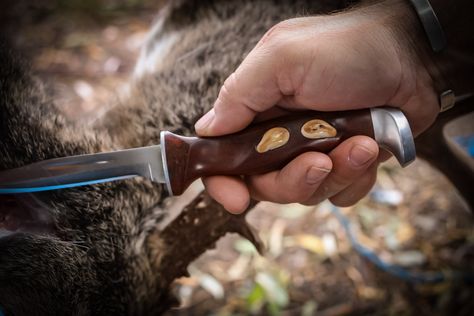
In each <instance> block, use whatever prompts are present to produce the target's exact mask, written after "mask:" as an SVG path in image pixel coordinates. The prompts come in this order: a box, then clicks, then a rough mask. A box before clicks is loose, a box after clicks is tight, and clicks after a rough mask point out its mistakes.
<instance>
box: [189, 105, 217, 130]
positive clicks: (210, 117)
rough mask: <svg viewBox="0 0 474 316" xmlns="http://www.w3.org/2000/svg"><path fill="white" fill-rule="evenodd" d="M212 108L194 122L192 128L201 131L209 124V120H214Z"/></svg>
mask: <svg viewBox="0 0 474 316" xmlns="http://www.w3.org/2000/svg"><path fill="white" fill-rule="evenodd" d="M214 117H215V115H214V109H212V110H210V111H209V112H207V113H206V114H204V116H203V117H201V118H200V119H199V120H198V121H197V122H196V124H195V125H194V128H195V129H196V131H200V132H203V131H205V130H206V128H207V127H208V126H209V125H210V124H211V122H212V121H213V120H214Z"/></svg>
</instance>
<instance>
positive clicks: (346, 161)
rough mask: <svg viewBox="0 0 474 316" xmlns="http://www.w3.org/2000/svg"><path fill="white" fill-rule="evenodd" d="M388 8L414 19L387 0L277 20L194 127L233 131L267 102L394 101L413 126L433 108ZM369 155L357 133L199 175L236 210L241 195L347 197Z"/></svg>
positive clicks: (285, 199) (361, 179)
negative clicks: (286, 156) (275, 165)
mask: <svg viewBox="0 0 474 316" xmlns="http://www.w3.org/2000/svg"><path fill="white" fill-rule="evenodd" d="M387 3H388V4H387ZM390 6H393V7H390ZM394 12H397V13H398V14H399V15H400V16H402V17H403V19H400V20H403V21H406V20H407V19H416V17H415V16H414V14H413V12H411V8H409V7H408V5H407V4H405V1H398V0H393V1H385V3H382V4H377V5H373V6H370V7H367V8H363V9H358V10H354V11H351V12H345V13H341V14H337V15H332V16H318V17H305V18H296V19H291V20H287V21H284V22H281V23H279V24H278V25H276V26H275V27H273V28H272V29H271V30H269V31H268V32H267V33H266V34H265V36H264V37H263V38H262V39H261V40H260V42H259V43H258V44H257V45H256V47H255V48H254V49H253V50H252V51H251V52H250V54H249V55H248V56H247V57H246V58H245V60H244V61H243V62H242V64H241V65H240V66H239V67H238V69H237V70H236V71H235V72H234V73H233V74H232V75H231V76H230V77H229V78H228V79H227V80H226V81H225V83H224V86H223V87H222V89H221V91H220V93H219V96H218V99H217V101H216V102H215V104H214V107H213V109H212V110H211V111H209V112H208V113H207V114H206V115H204V116H203V117H202V118H201V120H199V121H198V123H197V124H196V131H197V133H198V134H199V135H201V136H218V135H224V134H229V133H234V132H237V131H239V130H241V129H243V128H245V127H246V126H247V125H249V124H250V123H251V122H252V121H253V120H254V119H255V118H256V117H257V118H258V117H259V116H261V115H265V114H267V113H268V112H269V111H274V110H275V107H280V108H284V109H290V110H300V109H313V110H319V111H336V110H349V109H358V108H364V107H369V106H378V105H390V106H394V107H398V108H400V109H401V110H402V111H403V112H404V113H405V114H406V116H407V118H408V120H409V121H410V124H411V127H412V130H413V132H414V134H415V135H416V134H419V133H420V132H421V131H423V130H425V129H426V128H427V127H428V126H429V125H431V123H432V122H433V121H434V119H435V117H436V115H437V113H438V101H437V96H436V93H435V91H434V88H433V82H432V79H431V77H430V75H429V74H428V72H427V70H426V68H425V66H424V65H423V63H422V62H421V59H420V56H419V52H417V51H416V50H415V49H413V48H412V47H411V46H410V45H409V39H407V36H408V35H407V34H406V33H405V32H404V31H403V30H401V29H399V27H398V26H396V23H398V22H397V21H398V20H399V19H397V18H394V16H396V14H395V13H394ZM400 16H399V17H400ZM407 24H410V23H408V22H407ZM417 27H418V26H417ZM378 156H379V149H378V146H377V144H376V143H375V141H374V140H372V139H371V138H368V137H365V136H356V137H352V138H350V139H348V140H346V141H344V142H343V143H341V144H340V145H339V146H338V147H337V148H335V149H334V150H332V151H331V152H330V153H329V154H328V155H325V154H322V153H317V152H308V153H305V154H302V155H300V156H299V157H297V158H296V159H294V160H293V161H292V162H290V163H289V164H288V165H287V166H285V167H284V168H283V169H281V170H278V171H274V172H270V173H267V174H264V175H258V176H252V177H246V178H243V179H242V178H237V177H224V176H214V177H208V178H205V179H203V181H204V184H205V186H206V189H207V190H208V192H209V194H210V195H211V196H212V197H213V198H214V199H216V200H217V201H218V202H219V203H221V204H222V205H223V206H224V207H225V208H226V209H227V210H229V211H230V212H233V213H239V212H242V211H244V210H245V208H246V207H247V205H248V203H249V201H250V197H253V198H255V199H257V200H267V201H273V202H278V203H291V202H299V203H303V204H317V203H319V202H321V201H323V200H325V199H326V198H329V199H330V200H331V202H333V203H335V204H336V205H340V206H347V205H351V204H353V203H355V202H357V201H358V200H359V199H360V198H362V197H363V196H364V195H366V194H367V192H368V191H369V190H370V188H371V187H372V186H373V183H374V181H375V178H376V170H377V166H378V163H379V161H380V160H381V159H377V158H378Z"/></svg>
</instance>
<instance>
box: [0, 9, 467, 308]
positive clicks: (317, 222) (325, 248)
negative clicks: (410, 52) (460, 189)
mask: <svg viewBox="0 0 474 316" xmlns="http://www.w3.org/2000/svg"><path fill="white" fill-rule="evenodd" d="M162 2H163V1H158V2H153V1H106V0H102V1H39V2H35V4H31V3H28V1H24V3H23V2H22V1H20V2H18V3H16V4H15V5H14V6H9V7H8V10H5V8H3V10H0V11H1V12H3V13H2V14H1V19H0V24H1V26H2V28H7V29H9V33H10V34H14V36H13V37H14V39H15V43H16V45H17V46H18V47H20V48H21V49H22V50H23V51H24V52H26V53H25V54H26V56H27V57H28V58H29V59H30V60H31V64H32V67H33V69H34V71H35V72H36V73H37V75H38V76H39V77H41V78H43V79H44V80H48V81H50V82H51V83H52V87H53V89H54V92H55V93H56V95H57V99H58V100H59V105H60V107H61V110H62V111H64V113H66V115H67V116H68V117H70V118H72V119H83V118H87V117H90V116H93V115H95V113H96V111H99V110H100V109H102V108H104V107H105V106H106V105H107V100H108V99H109V97H110V96H111V95H112V94H113V93H114V91H118V90H120V89H121V87H123V85H125V84H126V82H127V79H128V78H129V76H130V73H131V71H132V69H133V66H134V63H135V60H136V58H137V56H138V53H139V50H140V47H141V44H142V43H143V40H144V38H145V36H146V33H147V30H148V29H149V27H150V25H151V23H152V21H153V19H154V17H155V15H156V12H157V10H158V9H159V7H160V6H161V5H162ZM3 5H5V4H3ZM0 9H1V7H0ZM200 188H201V187H200V185H199V183H197V184H195V185H194V186H193V188H192V189H191V191H190V192H188V194H187V196H188V198H189V196H191V195H192V194H193V192H197V191H198V190H199V189H200ZM176 203H184V201H178V202H176ZM249 222H250V223H251V224H252V225H253V226H254V227H255V228H256V229H257V230H258V232H259V235H260V237H261V238H262V240H263V241H264V242H265V244H266V246H267V251H266V253H265V255H264V256H260V255H258V254H257V253H256V251H255V249H254V247H253V246H252V245H251V244H250V243H249V242H247V241H245V240H243V239H241V238H239V237H237V236H233V235H229V236H227V237H226V238H223V239H222V240H221V241H220V242H219V243H218V244H217V246H216V249H214V250H212V251H208V252H207V253H205V254H204V255H203V256H201V257H200V258H199V259H198V260H197V261H196V262H195V263H194V264H192V265H191V266H190V267H189V271H190V274H191V276H190V277H189V278H183V279H180V280H177V282H176V286H175V290H176V294H177V295H178V296H179V297H180V299H181V302H182V306H181V307H179V308H177V309H175V310H172V311H170V312H169V313H168V314H169V315H248V314H256V315H305V316H306V315H328V316H329V315H414V314H417V315H448V314H449V315H473V314H474V287H473V285H472V284H473V281H474V268H473V267H474V230H473V224H474V218H473V217H472V215H471V214H470V211H469V210H468V208H467V206H466V205H465V204H464V203H463V201H462V200H461V199H460V198H459V196H458V195H457V193H456V191H455V189H454V188H453V187H452V186H451V185H450V184H449V183H448V182H447V181H446V180H445V178H444V177H443V176H442V175H441V174H440V173H439V172H437V171H435V170H433V169H432V168H430V167H429V166H428V165H427V164H426V163H424V162H423V161H416V162H415V163H414V164H412V165H411V166H409V167H408V168H406V169H401V168H400V167H398V166H397V165H396V163H395V162H394V161H389V162H388V163H386V164H385V165H383V166H382V167H381V169H380V172H379V177H378V181H377V184H376V186H375V188H374V189H373V191H372V192H371V193H370V194H369V196H368V197H366V198H365V199H364V200H362V201H361V202H359V203H358V204H357V205H355V206H353V207H350V208H344V209H338V208H335V207H334V206H332V205H331V204H329V203H322V204H320V205H317V206H314V207H303V206H300V205H296V204H291V205H276V204H271V203H261V204H259V205H258V206H257V208H256V209H255V210H254V211H252V212H251V214H249Z"/></svg>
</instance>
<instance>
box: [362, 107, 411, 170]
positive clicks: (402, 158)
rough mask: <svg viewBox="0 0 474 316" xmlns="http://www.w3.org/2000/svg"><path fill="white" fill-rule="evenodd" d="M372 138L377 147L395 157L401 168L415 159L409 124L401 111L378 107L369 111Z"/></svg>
mask: <svg viewBox="0 0 474 316" xmlns="http://www.w3.org/2000/svg"><path fill="white" fill-rule="evenodd" d="M370 114H371V116H372V124H373V126H374V137H375V140H376V141H377V143H378V144H379V146H380V147H381V148H383V149H385V150H387V151H389V152H390V153H392V155H394V156H395V158H397V160H398V162H399V163H400V165H401V166H402V167H405V166H407V165H409V164H410V163H411V162H413V161H414V160H415V158H416V149H415V142H414V140H413V134H412V132H411V129H410V124H409V123H408V120H407V118H406V117H405V115H404V114H403V112H402V111H400V110H398V109H395V108H389V107H378V108H372V109H371V110H370Z"/></svg>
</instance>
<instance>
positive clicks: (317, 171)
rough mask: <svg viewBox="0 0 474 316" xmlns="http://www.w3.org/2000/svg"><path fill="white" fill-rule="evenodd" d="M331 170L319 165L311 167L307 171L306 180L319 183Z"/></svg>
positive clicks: (310, 182)
mask: <svg viewBox="0 0 474 316" xmlns="http://www.w3.org/2000/svg"><path fill="white" fill-rule="evenodd" d="M329 171H331V170H328V169H324V168H318V167H311V168H309V170H308V172H307V173H306V182H307V183H308V184H317V183H319V182H321V181H322V180H323V179H324V178H325V177H326V176H327V175H328V174H329Z"/></svg>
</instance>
